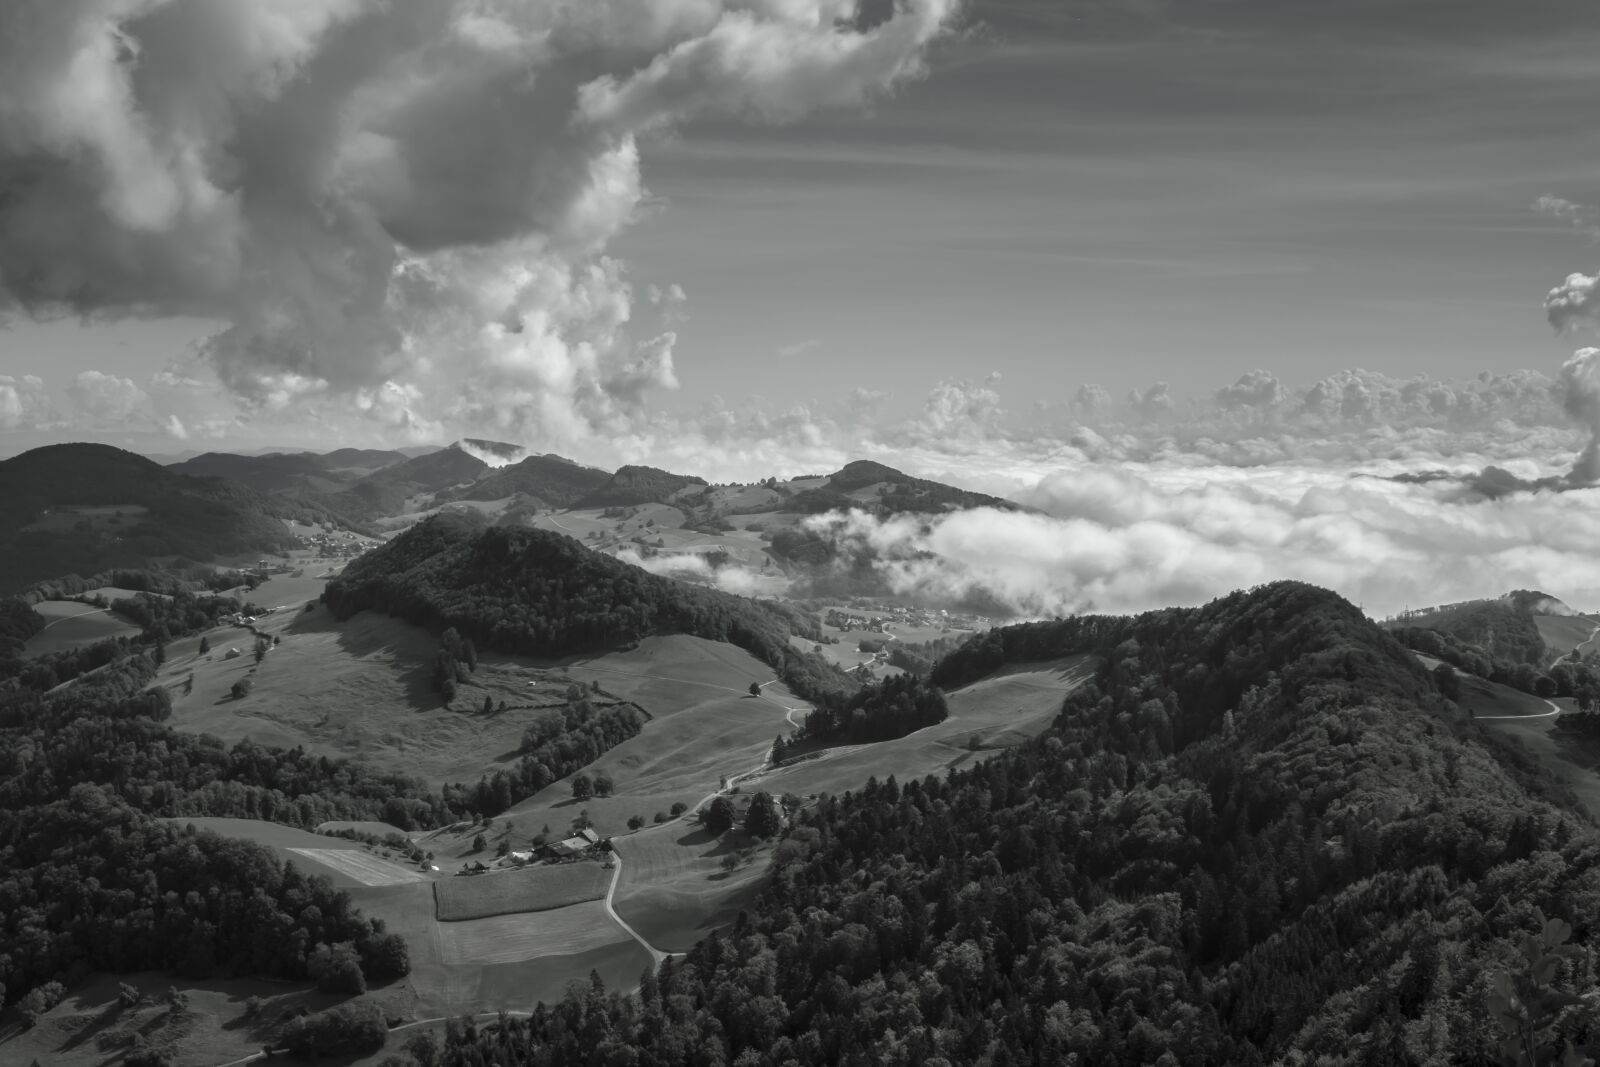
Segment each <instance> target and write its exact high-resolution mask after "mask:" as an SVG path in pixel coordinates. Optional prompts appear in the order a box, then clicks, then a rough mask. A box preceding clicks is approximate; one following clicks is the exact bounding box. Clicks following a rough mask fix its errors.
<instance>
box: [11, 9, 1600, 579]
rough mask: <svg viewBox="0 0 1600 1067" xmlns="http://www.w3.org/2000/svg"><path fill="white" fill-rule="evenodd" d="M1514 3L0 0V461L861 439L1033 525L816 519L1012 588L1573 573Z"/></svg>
mask: <svg viewBox="0 0 1600 1067" xmlns="http://www.w3.org/2000/svg"><path fill="white" fill-rule="evenodd" d="M1531 16H1532V12H1530V11H1529V10H1528V9H1526V8H1525V7H1517V6H1514V5H1507V4H1504V3H1501V2H1498V0H1340V2H1339V3H1327V2H1325V0H1181V2H1180V0H1075V2H1072V0H970V2H966V3H963V2H960V0H896V2H890V0H861V2H860V3H858V2H857V0H581V2H580V0H454V2H451V3H443V2H440V0H390V2H388V3H382V4H380V3H377V2H375V0H297V2H295V3H292V4H286V5H276V6H264V5H259V4H254V3H250V2H246V0H211V2H207V3H202V2H200V0H58V2H56V3H53V4H48V5H46V4H22V5H8V6H5V7H4V8H0V100H3V101H5V102H6V103H5V106H4V107H0V317H3V318H4V320H5V323H6V328H5V329H4V330H0V454H6V453H14V452H17V451H20V450H22V449H25V448H28V447H33V446H34V445H37V444H40V443H44V442H47V441H55V440H72V439H85V438H93V439H99V440H107V441H111V442H113V443H121V444H124V445H126V446H129V447H134V448H137V449H138V450H141V451H144V452H146V453H151V454H162V455H175V454H181V453H186V452H196V451H204V450H217V449H226V448H238V449H247V448H260V447H266V446H278V447H294V448H324V447H327V448H331V447H336V446H340V445H347V444H359V445H381V444H387V445H405V444H417V443H425V442H433V443H444V442H447V441H449V440H452V439H455V438H459V437H463V436H472V437H483V438H492V439H499V440H505V441H512V442H516V443H519V444H522V445H525V446H527V447H528V448H529V449H530V450H535V451H555V452H560V453H561V454H564V455H568V456H571V457H573V458H575V459H578V460H579V461H581V462H586V463H593V464H596V465H601V466H615V465H617V464H619V463H623V462H646V463H651V464H653V465H656V466H663V467H669V468H671V469H676V470H683V471H688V472H691V473H697V474H701V475H703V476H706V477H710V478H713V479H716V480H731V479H754V478H759V477H765V476H766V475H768V474H787V475H793V474H800V473H805V472H811V471H822V470H828V469H833V468H834V467H836V466H838V465H840V464H842V463H843V462H845V461H847V460H849V459H853V458H863V457H867V458H875V459H883V460H887V461H891V462H894V463H896V464H897V465H900V466H903V467H904V468H905V469H907V470H911V471H913V472H914V473H918V474H923V475H926V476H930V477H941V478H944V479H946V480H949V481H952V482H955V483H958V484H962V485H966V486H970V487H973V488H978V489H985V490H988V491H993V492H1001V493H1004V494H1006V495H1010V496H1012V497H1013V498H1015V499H1019V500H1023V501H1024V502H1027V503H1030V505H1031V506H1034V507H1037V508H1038V509H1039V510H1040V512H1041V513H1043V514H1045V515H1047V516H1049V517H1050V519H1051V521H1052V522H1057V523H1063V524H1067V525H1064V526H1047V527H1044V528H1040V529H1033V530H1028V531H1023V530H1020V529H1019V528H1017V527H1015V526H1014V525H1011V526H1006V527H1005V528H1004V529H1000V528H998V527H984V528H983V529H982V530H981V531H976V532H975V531H971V530H969V531H966V532H965V533H963V534H962V535H961V536H957V532H956V531H953V530H952V531H951V536H950V538H949V539H948V541H947V542H945V543H943V544H942V545H941V546H940V547H938V548H937V549H934V548H933V547H930V545H929V544H928V543H927V542H926V540H925V538H926V537H929V536H933V534H930V533H928V532H925V531H920V530H883V531H879V530H873V531H868V530H852V531H851V532H850V533H849V536H852V537H858V538H863V539H870V538H879V539H882V544H883V546H884V548H885V550H886V551H888V550H890V549H892V550H893V551H902V552H904V553H905V554H906V555H907V559H908V561H914V560H915V559H916V558H920V556H924V555H929V554H930V553H931V558H936V559H938V560H943V561H947V562H948V561H956V560H958V559H961V560H965V561H966V562H965V563H962V564H961V566H960V567H958V566H957V565H956V563H955V562H950V566H949V567H948V568H945V569H943V570H940V571H939V572H938V573H937V574H934V575H921V576H918V575H914V574H912V573H911V571H912V570H914V566H912V564H911V562H908V565H907V567H906V568H905V571H906V573H905V574H903V575H902V578H903V580H904V581H906V582H907V583H912V584H915V583H916V582H922V581H927V582H954V583H956V584H957V585H959V583H960V581H962V580H964V579H961V578H960V577H959V576H960V575H961V574H966V575H967V578H968V579H972V580H975V581H976V580H979V579H973V578H972V575H973V574H974V573H977V572H982V577H981V583H982V584H984V586H985V588H990V589H993V588H996V587H1001V586H1003V587H1005V588H1009V589H1013V590H1015V591H1016V597H1017V598H1018V599H1020V600H1027V599H1028V598H1029V597H1030V596H1031V597H1034V598H1035V599H1034V601H1030V604H1031V606H1032V607H1033V608H1037V609H1039V610H1065V609H1072V610H1079V609H1082V608H1084V607H1093V606H1115V607H1119V608H1121V607H1141V606H1153V605H1154V604H1156V603H1166V602H1172V601H1173V600H1192V599H1194V598H1195V597H1198V596H1200V595H1201V594H1202V593H1203V592H1206V591H1221V590H1223V589H1226V588H1231V586H1229V585H1228V584H1227V583H1229V582H1233V583H1236V584H1237V583H1240V582H1250V581H1254V580H1259V579H1265V578H1268V577H1272V576H1284V575H1289V576H1293V575H1302V574H1303V575H1309V576H1312V577H1317V578H1320V579H1326V580H1327V581H1328V582H1329V583H1330V584H1333V585H1335V586H1336V587H1339V588H1341V589H1342V590H1345V589H1348V590H1349V591H1351V592H1352V594H1353V595H1356V596H1359V597H1361V598H1363V599H1364V600H1367V599H1370V600H1371V601H1372V602H1374V603H1379V602H1387V601H1398V602H1399V603H1400V604H1404V603H1411V604H1413V605H1414V604H1415V603H1416V601H1417V600H1418V599H1426V598H1427V597H1429V596H1432V595H1435V594H1437V596H1436V599H1437V600H1445V599H1448V598H1449V596H1451V595H1454V594H1456V593H1460V592H1463V591H1469V587H1474V588H1475V585H1476V584H1486V583H1489V584H1492V583H1510V584H1534V583H1539V582H1543V583H1545V584H1548V585H1561V584H1565V585H1567V586H1569V587H1572V588H1575V589H1577V590H1578V592H1580V593H1584V594H1585V595H1589V594H1592V595H1593V597H1594V600H1595V603H1596V604H1597V605H1600V572H1597V573H1595V574H1593V575H1590V574H1589V571H1588V569H1587V568H1588V564H1587V563H1586V562H1585V561H1584V560H1582V559H1580V558H1578V554H1579V548H1578V547H1577V546H1580V545H1583V544H1592V543H1593V535H1596V534H1600V529H1597V530H1593V531H1591V530H1589V529H1588V528H1587V526H1585V525H1583V524H1584V523H1586V522H1587V519H1586V518H1585V516H1586V515H1587V511H1586V510H1585V506H1586V505H1585V502H1586V501H1588V500H1589V497H1590V495H1591V494H1592V493H1594V492H1600V491H1593V490H1589V489H1586V488H1584V486H1585V485H1587V484H1588V482H1589V481H1591V480H1593V478H1594V476H1596V475H1600V445H1596V444H1595V443H1594V442H1595V441H1600V371H1597V368H1596V364H1597V362H1600V361H1597V360H1596V359H1595V358H1593V357H1592V354H1591V353H1589V350H1588V349H1587V348H1586V346H1587V345H1589V344H1590V343H1592V342H1593V337H1594V336H1595V334H1596V333H1597V329H1596V328H1597V326H1600V282H1597V281H1596V279H1595V277H1593V274H1594V273H1596V261H1597V258H1600V255H1597V252H1596V250H1595V244H1596V238H1597V236H1600V191H1597V189H1596V182H1595V172H1596V158H1597V156H1600V146H1597V145H1596V144H1595V137H1594V135H1593V134H1592V133H1591V132H1590V130H1589V127H1590V126H1591V125H1592V124H1590V123H1588V122H1587V121H1586V116H1587V115H1588V113H1589V112H1590V110H1591V109H1592V100H1593V98H1594V88H1595V85H1594V82H1595V76H1594V73H1593V68H1594V62H1593V59H1592V56H1593V55H1595V54H1596V52H1597V46H1600V23H1597V22H1596V20H1595V19H1594V18H1593V15H1592V12H1591V11H1590V10H1589V9H1588V8H1586V7H1585V6H1584V5H1582V4H1580V3H1578V2H1574V0H1544V2H1542V3H1541V4H1540V5H1538V8H1537V17H1531ZM1575 353H1576V354H1575ZM1569 471H1570V472H1572V473H1571V474H1569V473H1568V472H1569ZM1428 472H1444V478H1443V479H1442V480H1438V479H1436V480H1431V481H1427V480H1417V479H1418V478H1419V477H1421V476H1424V475H1428ZM1353 475H1354V476H1359V477H1352V476H1353ZM1396 477H1400V478H1402V479H1410V480H1402V481H1392V480H1386V479H1393V478H1396ZM1429 477H1431V475H1429ZM1064 478H1066V479H1068V480H1069V481H1071V482H1072V484H1073V485H1076V486H1079V488H1078V489H1074V490H1072V491H1067V490H1066V488H1064V483H1063V479H1064ZM1519 479H1520V480H1521V481H1519ZM1541 479H1543V480H1544V481H1542V482H1541V481H1540V480H1541ZM1552 480H1553V481H1552ZM1083 486H1088V487H1090V489H1092V490H1093V491H1089V490H1086V489H1083V488H1082V487H1083ZM1486 486H1487V487H1489V490H1488V491H1486V490H1485V487H1486ZM1557 489H1559V490H1561V491H1559V492H1558V491H1556V490H1557ZM1508 501H1510V503H1508ZM1519 501H1520V502H1521V504H1518V503H1517V502H1519ZM1595 502H1600V501H1593V502H1590V503H1595ZM1519 508H1520V510H1518V509H1519ZM1508 509H1511V510H1516V511H1517V517H1516V518H1515V520H1514V521H1513V520H1512V519H1511V518H1509V517H1508ZM1529 516H1537V521H1535V520H1534V519H1532V518H1530V517H1529ZM1350 522H1356V524H1357V525H1356V526H1355V527H1353V528H1352V527H1349V526H1348V524H1349V523H1350ZM1083 523H1089V524H1090V526H1091V527H1092V529H1088V528H1086V527H1084V526H1083V525H1082V524H1083ZM1074 524H1076V525H1074ZM1574 524H1576V525H1574ZM1441 531H1454V533H1455V535H1456V536H1455V540H1453V541H1450V542H1449V543H1450V544H1451V546H1452V547H1451V548H1450V549H1449V551H1447V552H1443V553H1440V554H1438V558H1437V559H1436V560H1435V559H1433V557H1432V556H1430V555H1429V551H1428V546H1429V544H1431V543H1433V542H1431V541H1430V540H1429V539H1430V538H1433V539H1435V540H1438V541H1440V543H1443V541H1444V540H1446V539H1444V537H1443V534H1442V533H1441ZM963 538H965V539H963ZM1262 538H1267V540H1264V541H1263V540H1261V539H1262ZM1063 539H1067V540H1070V541H1071V542H1072V544H1074V545H1080V546H1083V545H1087V546H1091V548H1088V549H1085V551H1086V552H1087V555H1084V556H1082V557H1081V558H1079V557H1073V558H1071V559H1067V558H1064V557H1062V556H1061V555H1060V553H1059V552H1058V548H1059V545H1060V544H1061V543H1062V541H1063ZM1586 539H1587V540H1586ZM994 543H1005V544H1010V545H1013V546H1014V547H1015V552H1014V553H1013V554H1012V555H1011V556H1006V554H1005V553H1001V554H999V555H996V554H994V553H992V552H988V551H987V550H985V549H984V548H983V547H982V546H984V545H988V544H994ZM1096 545H1098V546H1099V547H1098V548H1093V547H1092V546H1096ZM962 546H967V547H965V548H963V547H962ZM924 550H926V551H924ZM963 553H965V555H963ZM1005 559H1010V560H1012V564H1006V565H1007V566H1008V567H1011V569H1009V570H1007V571H1006V572H1005V573H1004V574H1001V573H999V572H997V571H995V570H994V568H995V567H999V566H1001V564H1002V563H1003V562H1004V560H1005ZM1175 560H1186V561H1187V562H1185V563H1183V564H1181V565H1179V564H1175V563H1173V561H1175ZM1330 560H1331V561H1332V562H1329V561H1330ZM1013 564H1014V566H1013ZM963 567H964V568H965V570H962V568H963ZM1108 568H1109V569H1111V570H1114V571H1116V572H1117V574H1118V575H1120V577H1119V578H1118V579H1117V581H1120V582H1121V583H1122V584H1121V585H1120V586H1119V585H1116V584H1115V582H1112V581H1111V578H1110V576H1109V575H1108V574H1106V573H1102V572H1103V571H1106V569H1108ZM1046 571H1048V574H1047V575H1046V576H1044V577H1041V575H1042V574H1044V573H1045V572H1046ZM1197 571H1199V572H1202V573H1203V574H1205V575H1207V576H1206V577H1203V578H1202V579H1199V580H1198V584H1196V580H1195V579H1194V578H1193V575H1194V574H1195V573H1196V572H1197ZM1062 575H1067V576H1068V577H1066V578H1062V577H1061V576H1062ZM1152 575H1154V576H1155V577H1151V576H1152ZM1163 575H1165V577H1162V576H1163ZM1140 576H1143V577H1140ZM1575 576H1576V577H1575ZM1130 583H1131V584H1130ZM1040 590H1047V591H1049V592H1048V593H1040V592H1039V591H1040ZM1039 597H1043V599H1038V598H1039ZM1162 598H1167V599H1162ZM1384 606H1385V607H1395V608H1397V607H1398V606H1399V604H1387V603H1385V605H1384Z"/></svg>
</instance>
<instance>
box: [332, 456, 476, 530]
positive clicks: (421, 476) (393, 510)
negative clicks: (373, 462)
mask: <svg viewBox="0 0 1600 1067" xmlns="http://www.w3.org/2000/svg"><path fill="white" fill-rule="evenodd" d="M488 470H489V465H488V464H487V463H485V462H484V461H483V460H481V459H478V458H477V457H476V456H471V455H468V454H467V453H466V452H464V451H463V450H461V449H460V448H458V447H456V446H455V445H451V446H450V447H449V448H442V449H439V450H438V451H437V452H429V453H426V454H424V455H421V456H417V457H415V458H413V459H408V460H406V461H405V462H404V463H396V464H394V465H392V466H388V467H384V468H383V469H382V470H378V471H375V472H373V473H372V474H369V475H367V476H366V477H365V478H362V479H361V480H360V481H358V482H356V483H355V484H354V485H352V486H351V487H350V488H349V489H347V490H345V491H344V492H342V493H338V494H336V495H335V496H334V497H332V499H331V501H330V502H331V503H332V504H333V505H334V506H335V507H337V508H339V509H341V510H343V511H345V512H346V513H348V514H351V515H353V516H357V517H359V518H363V519H370V518H374V517H377V516H382V515H394V514H398V513H399V512H400V511H401V510H403V509H404V508H405V506H406V502H407V501H408V500H410V499H411V498H412V497H414V496H419V495H424V494H432V493H437V492H439V491H441V490H444V489H451V488H454V487H456V486H459V485H462V484H463V483H468V482H474V481H477V480H478V478H480V477H482V476H483V474H484V472H486V471H488Z"/></svg>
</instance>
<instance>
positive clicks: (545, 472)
mask: <svg viewBox="0 0 1600 1067" xmlns="http://www.w3.org/2000/svg"><path fill="white" fill-rule="evenodd" d="M611 480H612V478H611V474H610V473H609V472H607V471H603V470H598V469H596V468H594V467H585V466H582V465H580V464H577V463H574V462H572V461H571V460H570V459H565V458H563V457H561V456H554V455H551V456H529V457H527V458H526V459H524V460H522V461H520V462H518V463H512V464H509V465H507V466H504V467H501V468H500V469H499V470H496V471H490V472H488V473H486V474H485V475H484V476H483V477H481V478H479V479H478V480H477V481H475V482H473V483H472V484H471V485H469V486H466V487H465V488H462V489H457V490H455V491H453V492H448V493H443V494H441V495H440V497H439V502H440V503H443V502H445V501H447V500H503V499H505V498H506V497H512V496H517V495H519V494H520V495H522V496H527V497H531V498H532V500H531V501H530V503H534V504H536V505H537V506H539V507H547V508H568V507H571V506H573V505H574V504H576V503H577V502H578V501H580V500H582V499H583V498H584V497H586V496H588V495H589V494H590V493H593V492H595V491H596V490H599V489H601V488H602V487H604V486H606V485H608V484H610V482H611Z"/></svg>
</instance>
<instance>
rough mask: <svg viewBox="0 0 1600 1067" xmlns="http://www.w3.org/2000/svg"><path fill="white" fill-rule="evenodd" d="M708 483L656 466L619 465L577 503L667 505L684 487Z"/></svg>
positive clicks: (586, 505) (614, 505) (603, 505)
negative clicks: (607, 477)
mask: <svg viewBox="0 0 1600 1067" xmlns="http://www.w3.org/2000/svg"><path fill="white" fill-rule="evenodd" d="M705 484H706V481H705V479H704V478H696V477H694V476H693V475H688V474H673V473H671V472H670V471H664V470H660V469H658V468H655V467H636V466H627V467H618V468H617V472H616V473H615V474H613V475H612V476H611V477H610V479H608V480H607V481H606V483H605V484H604V485H603V486H601V487H600V488H598V489H596V490H595V491H594V492H592V493H590V494H588V495H587V496H585V497H584V498H583V499H582V500H581V501H579V502H578V505H577V506H579V507H585V508H608V507H632V506H634V505H637V504H664V503H666V502H667V501H668V500H669V499H671V497H672V495H673V494H674V493H676V492H678V491H679V490H680V489H686V488H688V487H689V486H691V485H705Z"/></svg>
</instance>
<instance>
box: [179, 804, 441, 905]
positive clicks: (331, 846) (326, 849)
mask: <svg viewBox="0 0 1600 1067" xmlns="http://www.w3.org/2000/svg"><path fill="white" fill-rule="evenodd" d="M167 821H168V822H173V823H177V824H178V825H180V826H184V825H192V826H195V827H196V828H198V829H201V830H211V831H213V832H214V833H219V834H221V835H223V836H224V837H237V838H242V839H244V840H246V841H254V842H256V843H257V844H259V845H266V846H267V847H268V848H270V849H272V850H273V851H274V852H276V853H277V854H278V858H279V859H283V860H287V861H289V862H291V863H293V864H294V865H295V866H296V867H298V868H300V869H301V870H302V871H305V872H306V873H307V874H316V875H321V876H322V877H324V878H327V879H329V880H330V881H332V882H333V884H334V885H337V886H341V887H343V888H346V889H354V888H358V887H362V886H370V885H390V884H394V883H397V882H410V881H417V880H421V879H425V878H426V877H427V876H426V875H424V874H423V873H422V872H421V871H418V870H417V869H416V868H415V867H414V866H411V865H410V864H408V863H406V862H405V861H404V860H402V859H398V858H397V859H386V858H383V857H382V856H381V855H378V854H374V853H371V852H368V851H367V850H366V847H365V846H364V845H362V844H361V843H360V842H358V841H347V840H345V839H344V838H340V837H324V836H322V835H321V834H312V833H307V832H306V831H304V830H296V829H295V828H294V827H292V826H279V825H278V824H277V823H272V822H262V821H261V820H259V819H215V818H176V819H169V820H167Z"/></svg>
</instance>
